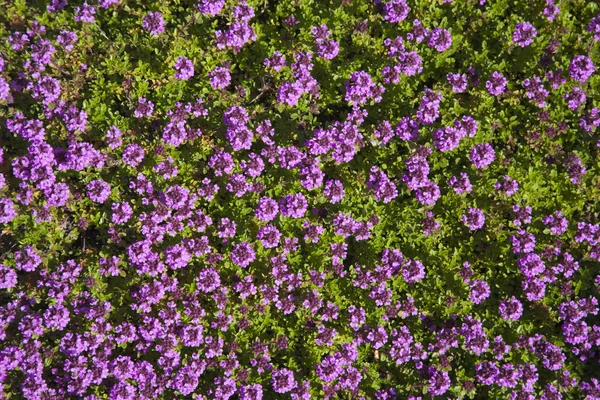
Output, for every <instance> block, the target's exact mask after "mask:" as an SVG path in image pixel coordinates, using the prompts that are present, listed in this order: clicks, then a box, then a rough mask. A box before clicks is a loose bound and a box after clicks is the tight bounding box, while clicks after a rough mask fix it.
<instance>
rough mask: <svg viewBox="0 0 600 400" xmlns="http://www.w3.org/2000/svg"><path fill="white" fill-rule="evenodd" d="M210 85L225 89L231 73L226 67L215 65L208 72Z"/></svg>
mask: <svg viewBox="0 0 600 400" xmlns="http://www.w3.org/2000/svg"><path fill="white" fill-rule="evenodd" d="M208 76H209V77H210V85H211V86H212V87H213V88H215V89H225V88H226V87H227V86H229V83H230V82H231V75H230V74H229V71H228V70H227V68H223V67H216V68H215V69H213V70H212V71H210V72H209V73H208Z"/></svg>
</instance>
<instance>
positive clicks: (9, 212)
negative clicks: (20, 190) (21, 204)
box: [0, 198, 17, 224]
mask: <svg viewBox="0 0 600 400" xmlns="http://www.w3.org/2000/svg"><path fill="white" fill-rule="evenodd" d="M16 216H17V211H16V210H15V204H14V203H13V202H12V200H10V199H7V198H3V199H0V224H8V223H9V222H10V221H12V220H13V219H14V218H15V217H16Z"/></svg>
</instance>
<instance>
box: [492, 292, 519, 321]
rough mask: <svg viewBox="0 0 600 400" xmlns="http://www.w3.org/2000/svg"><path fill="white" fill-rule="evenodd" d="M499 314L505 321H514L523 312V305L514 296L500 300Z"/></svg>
mask: <svg viewBox="0 0 600 400" xmlns="http://www.w3.org/2000/svg"><path fill="white" fill-rule="evenodd" d="M498 311H499V312H500V316H501V317H502V319H504V320H506V321H516V320H518V319H519V318H521V315H522V314H523V305H522V304H521V302H520V301H519V300H517V298H516V297H515V296H512V297H511V298H509V299H508V300H502V301H501V302H500V307H499V308H498Z"/></svg>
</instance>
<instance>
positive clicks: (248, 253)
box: [231, 242, 256, 268]
mask: <svg viewBox="0 0 600 400" xmlns="http://www.w3.org/2000/svg"><path fill="white" fill-rule="evenodd" d="M255 259H256V252H255V251H254V249H253V248H252V246H251V245H250V243H248V242H241V243H238V244H236V245H235V246H234V247H233V249H232V250H231V261H232V262H233V263H234V264H235V265H237V266H240V267H242V268H246V267H247V266H248V265H250V263H252V261H254V260H255Z"/></svg>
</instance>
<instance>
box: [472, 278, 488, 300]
mask: <svg viewBox="0 0 600 400" xmlns="http://www.w3.org/2000/svg"><path fill="white" fill-rule="evenodd" d="M469 286H470V288H471V294H470V295H469V299H470V300H471V301H472V302H473V303H475V304H480V303H481V302H482V301H484V300H485V299H487V298H488V297H490V285H488V284H487V282H486V281H482V280H480V279H478V280H475V281H473V282H471V283H470V284H469Z"/></svg>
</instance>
